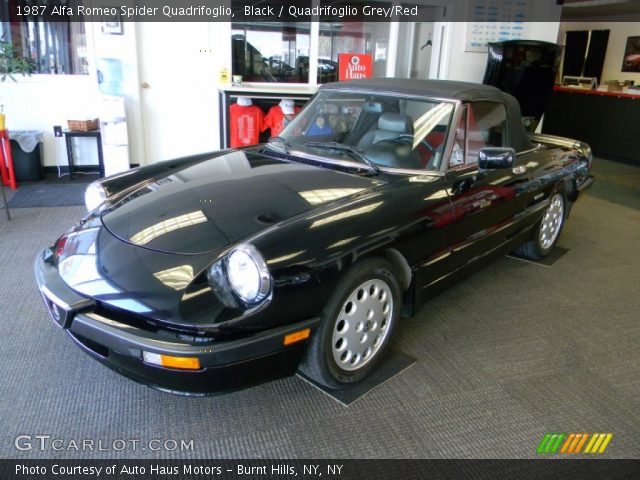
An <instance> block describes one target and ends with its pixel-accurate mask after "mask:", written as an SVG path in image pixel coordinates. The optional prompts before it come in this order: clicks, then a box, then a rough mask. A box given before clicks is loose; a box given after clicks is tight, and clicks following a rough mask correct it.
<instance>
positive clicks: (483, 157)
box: [478, 147, 516, 170]
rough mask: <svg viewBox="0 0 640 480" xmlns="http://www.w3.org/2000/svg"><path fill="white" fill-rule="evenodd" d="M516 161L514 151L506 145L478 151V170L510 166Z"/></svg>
mask: <svg viewBox="0 0 640 480" xmlns="http://www.w3.org/2000/svg"><path fill="white" fill-rule="evenodd" d="M515 161H516V151H515V150H514V149H513V148H507V147H490V148H483V149H481V150H480V151H479V152H478V167H479V168H480V170H495V169H498V168H512V167H513V164H514V163H515Z"/></svg>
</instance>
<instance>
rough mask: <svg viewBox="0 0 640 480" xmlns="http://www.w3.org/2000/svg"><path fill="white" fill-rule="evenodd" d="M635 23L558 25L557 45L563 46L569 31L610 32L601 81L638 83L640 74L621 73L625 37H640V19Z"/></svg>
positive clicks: (572, 23)
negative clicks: (631, 81)
mask: <svg viewBox="0 0 640 480" xmlns="http://www.w3.org/2000/svg"><path fill="white" fill-rule="evenodd" d="M636 20H638V21H635V22H631V21H627V22H593V21H581V22H563V23H561V24H560V31H559V33H558V43H559V44H561V45H564V40H565V33H566V32H568V31H571V30H610V33H609V43H608V45H607V54H606V57H605V59H604V66H603V69H602V77H601V80H602V81H603V82H605V81H607V80H635V83H636V84H639V83H640V73H633V72H623V71H622V60H623V57H624V50H625V47H626V45H627V37H634V36H640V18H636Z"/></svg>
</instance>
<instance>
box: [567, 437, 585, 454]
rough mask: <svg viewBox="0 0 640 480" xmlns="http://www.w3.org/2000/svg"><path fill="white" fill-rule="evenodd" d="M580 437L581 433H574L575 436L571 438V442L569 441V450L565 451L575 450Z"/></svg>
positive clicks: (571, 451) (572, 451)
mask: <svg viewBox="0 0 640 480" xmlns="http://www.w3.org/2000/svg"><path fill="white" fill-rule="evenodd" d="M581 438H582V434H580V433H578V434H575V438H574V439H573V442H571V446H570V447H569V451H568V452H567V453H574V452H575V449H576V447H577V446H578V442H579V441H580V439H581Z"/></svg>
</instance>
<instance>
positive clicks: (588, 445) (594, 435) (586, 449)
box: [584, 433, 598, 453]
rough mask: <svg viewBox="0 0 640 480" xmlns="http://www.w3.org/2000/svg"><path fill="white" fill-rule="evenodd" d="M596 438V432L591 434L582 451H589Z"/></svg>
mask: <svg viewBox="0 0 640 480" xmlns="http://www.w3.org/2000/svg"><path fill="white" fill-rule="evenodd" d="M597 439H598V434H597V433H594V434H593V435H592V436H591V440H589V443H588V444H587V448H585V449H584V453H591V449H592V448H593V444H594V443H596V440H597Z"/></svg>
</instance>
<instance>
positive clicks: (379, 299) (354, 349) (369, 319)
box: [331, 278, 393, 371]
mask: <svg viewBox="0 0 640 480" xmlns="http://www.w3.org/2000/svg"><path fill="white" fill-rule="evenodd" d="M392 315H393V295H392V293H391V287H390V286H389V285H388V284H387V283H386V282H385V281H384V280H381V279H377V278H376V279H372V280H367V281H365V282H363V283H361V284H360V285H359V286H358V287H356V288H355V289H354V290H353V292H351V294H350V295H349V296H348V297H347V299H346V301H345V302H344V304H343V305H342V308H341V309H340V313H339V316H338V319H337V321H336V322H335V325H334V327H333V339H332V347H331V349H332V353H333V359H334V361H335V362H336V364H337V365H338V367H339V368H341V369H342V370H346V371H355V370H358V369H360V368H362V367H363V366H364V365H366V364H367V363H369V362H370V361H371V360H372V359H373V358H374V357H375V356H376V354H377V353H378V351H379V350H380V347H381V346H382V345H383V344H384V340H385V339H386V337H387V335H388V333H389V331H390V330H391V328H390V327H391V321H392V320H393V318H392Z"/></svg>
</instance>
